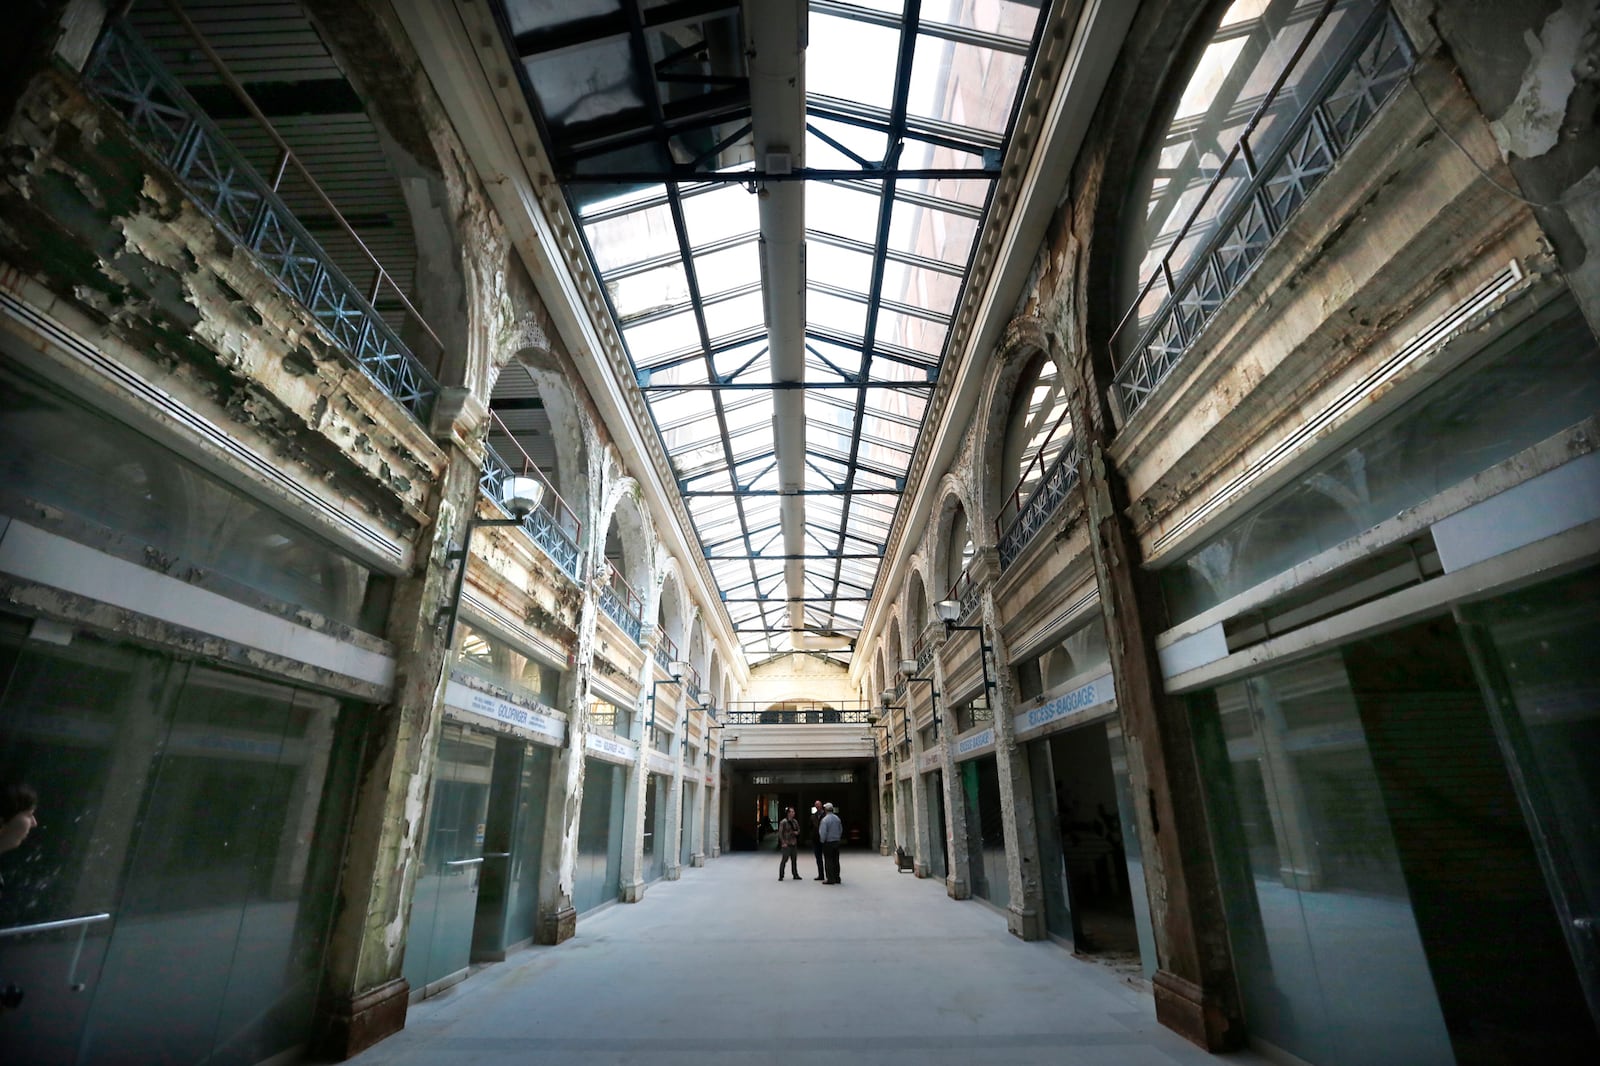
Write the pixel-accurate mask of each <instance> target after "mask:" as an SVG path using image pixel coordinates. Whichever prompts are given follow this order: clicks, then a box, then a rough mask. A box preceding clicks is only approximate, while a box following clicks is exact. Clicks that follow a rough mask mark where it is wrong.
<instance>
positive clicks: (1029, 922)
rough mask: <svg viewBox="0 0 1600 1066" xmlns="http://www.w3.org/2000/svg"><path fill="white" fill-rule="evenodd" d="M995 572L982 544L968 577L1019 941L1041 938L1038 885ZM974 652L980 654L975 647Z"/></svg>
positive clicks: (1011, 925) (1009, 924)
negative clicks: (976, 606) (975, 590)
mask: <svg viewBox="0 0 1600 1066" xmlns="http://www.w3.org/2000/svg"><path fill="white" fill-rule="evenodd" d="M999 572H1000V556H999V553H998V552H997V551H996V550H995V549H993V548H987V549H985V550H984V551H983V553H982V554H981V555H980V556H979V558H978V559H977V560H976V561H975V566H974V571H973V577H974V578H975V579H977V580H978V581H979V582H980V587H983V586H984V585H986V586H987V587H984V591H983V608H982V611H981V615H982V621H981V625H982V626H983V630H984V631H983V632H982V633H980V634H979V636H981V637H985V638H987V639H988V641H989V647H990V649H991V650H992V652H993V655H994V661H993V662H992V663H991V664H990V666H991V668H992V669H993V674H992V675H991V676H992V678H993V681H994V689H993V690H992V691H991V692H990V693H989V706H990V707H991V708H993V709H994V754H995V764H996V766H997V767H998V769H999V777H1000V821H1001V828H1002V831H1003V832H1004V834H1005V841H1006V880H1007V882H1008V884H1009V886H1010V900H1011V901H1010V902H1009V903H1008V904H1007V905H1006V928H1008V929H1010V930H1011V933H1012V935H1013V936H1017V937H1020V938H1022V939H1023V940H1043V939H1044V936H1045V925H1044V889H1043V885H1042V883H1041V881H1040V878H1039V870H1040V867H1039V830H1038V826H1037V825H1036V824H1035V821H1034V816H1033V815H1034V810H1033V774H1032V771H1031V770H1030V768H1029V766H1028V758H1027V755H1026V754H1025V753H1024V752H1023V751H1022V749H1021V748H1020V747H1018V745H1017V728H1016V723H1015V722H1013V721H1012V715H1013V714H1015V713H1016V710H1015V708H1016V693H1015V692H1013V691H1012V687H1011V671H1010V669H1008V668H1007V665H1006V664H1008V663H1009V662H1010V658H1011V657H1010V655H1009V654H1008V653H1007V652H1006V647H1005V642H1004V639H1003V638H1002V637H1001V635H1000V614H999V612H998V611H997V610H995V606H994V586H993V584H992V583H987V582H986V580H985V579H986V578H987V576H988V575H990V574H998V573H999ZM979 654H982V651H981V649H980V652H979Z"/></svg>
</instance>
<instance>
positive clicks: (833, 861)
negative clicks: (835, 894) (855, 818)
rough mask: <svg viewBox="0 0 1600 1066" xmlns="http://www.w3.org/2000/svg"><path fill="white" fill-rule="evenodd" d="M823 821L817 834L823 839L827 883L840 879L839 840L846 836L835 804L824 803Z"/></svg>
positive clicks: (833, 883) (823, 859)
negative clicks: (835, 810)
mask: <svg viewBox="0 0 1600 1066" xmlns="http://www.w3.org/2000/svg"><path fill="white" fill-rule="evenodd" d="M822 812H823V813H822V821H821V822H819V823H818V824H817V836H818V837H819V838H820V839H821V840H822V861H823V865H824V866H825V867H826V873H827V879H826V883H827V884H830V885H837V884H839V883H840V881H839V841H840V840H841V839H842V838H843V837H844V823H843V822H841V821H839V816H838V815H837V814H835V813H834V812H833V804H831V803H824V804H823V805H822Z"/></svg>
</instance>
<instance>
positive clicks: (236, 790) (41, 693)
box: [0, 616, 360, 1064]
mask: <svg viewBox="0 0 1600 1066" xmlns="http://www.w3.org/2000/svg"><path fill="white" fill-rule="evenodd" d="M29 632H30V629H29V625H28V623H26V622H24V621H22V620H20V619H16V618H12V617H10V616H0V779H3V780H5V781H9V782H15V781H25V782H26V783H28V784H29V785H31V786H32V787H33V788H34V789H35V790H36V791H37V792H38V794H39V812H40V823H41V824H40V828H38V829H37V830H35V831H34V833H33V834H32V835H31V836H30V837H29V839H27V840H25V841H24V842H23V843H22V845H21V846H19V847H18V848H16V849H14V850H13V851H10V852H8V853H7V854H5V855H0V876H3V877H4V887H3V889H0V928H7V927H16V926H18V925H31V924H35V923H39V922H51V921H60V920H65V919H75V918H83V917H87V916H94V915H97V914H106V915H109V917H108V918H106V919H104V920H100V921H96V922H92V923H90V924H88V925H86V926H85V927H83V931H84V940H83V944H82V950H81V952H79V951H77V943H78V940H77V937H78V935H79V929H77V928H69V929H64V930H60V931H55V932H46V933H40V934H33V935H25V936H21V937H17V938H10V937H8V938H6V939H5V940H4V941H0V947H3V950H4V958H5V962H6V967H5V975H4V977H5V980H6V981H8V982H12V983H15V984H17V985H18V986H19V987H21V988H22V989H23V991H24V994H25V996H26V1000H25V1002H26V1004H27V1009H26V1010H23V1011H19V1012H16V1013H8V1015H7V1017H6V1023H7V1024H6V1028H5V1032H4V1035H3V1036H0V1042H3V1043H4V1044H5V1052H6V1053H5V1057H6V1059H7V1061H14V1062H37V1063H57V1062H63V1063H69V1062H115V1061H125V1060H126V1058H127V1056H129V1055H130V1054H131V1055H133V1056H134V1057H135V1058H137V1059H138V1060H139V1061H149V1062H156V1061H161V1062H201V1061H206V1062H217V1063H240V1064H243V1063H254V1062H260V1061H263V1060H266V1059H269V1058H271V1057H273V1056H275V1055H278V1054H280V1053H281V1052H284V1051H286V1050H287V1049H289V1048H291V1047H293V1046H295V1045H296V1044H300V1043H302V1042H304V1041H305V1040H306V1039H307V1037H308V1035H309V1032H310V1025H311V1015H312V1008H313V1001H314V997H315V994H316V989H317V985H318V981H319V979H320V975H321V972H322V958H323V951H324V947H325V944H326V938H327V931H328V923H329V921H330V916H331V912H332V907H333V902H334V899H335V891H334V890H335V888H336V885H337V880H338V872H339V864H340V861H341V857H342V855H343V834H344V828H345V823H346V819H347V817H348V814H349V802H350V796H351V790H352V787H353V778H354V774H355V772H356V771H357V770H358V768H359V766H360V739H359V738H360V729H359V722H358V721H356V720H355V719H354V718H352V716H351V715H350V714H348V713H345V712H343V711H342V710H341V707H340V704H339V702H338V701H337V700H335V699H333V698H331V697H329V696H326V695H321V694H317V693H312V692H307V691H304V690H301V689H296V688H294V687H292V686H289V685H284V684H280V683H277V682H274V681H269V680H266V679H263V678H259V677H253V676H246V675H243V674H239V673H234V672H231V671H227V670H220V669H216V668H214V667H209V666H203V665H200V664H196V663H189V662H183V661H179V660H175V659H172V658H169V657H165V656H161V655H157V654H154V653H150V652H146V651H140V650H136V649H133V648H131V647H127V646H122V645H117V644H111V643H108V642H104V641H101V640H99V639H96V638H94V637H91V636H88V635H86V634H83V633H76V634H72V635H71V639H70V641H69V642H68V643H66V644H65V645H62V644H59V643H54V642H45V641H40V640H32V639H29V637H28V634H29ZM59 636H60V635H59V634H55V635H54V639H59ZM72 982H81V983H82V985H83V988H82V990H81V991H73V990H71V988H70V983H72Z"/></svg>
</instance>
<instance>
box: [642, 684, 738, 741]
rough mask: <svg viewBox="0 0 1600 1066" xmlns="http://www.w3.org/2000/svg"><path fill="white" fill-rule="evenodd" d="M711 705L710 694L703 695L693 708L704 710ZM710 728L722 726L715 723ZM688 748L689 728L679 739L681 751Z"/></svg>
mask: <svg viewBox="0 0 1600 1066" xmlns="http://www.w3.org/2000/svg"><path fill="white" fill-rule="evenodd" d="M710 706H711V697H710V696H701V697H700V702H699V703H697V704H695V705H694V708H693V709H694V710H696V711H704V710H705V709H706V708H708V707H710ZM651 709H652V710H654V708H651ZM709 728H710V729H718V728H721V727H720V726H715V725H713V726H710V727H709ZM688 748H689V731H688V730H687V729H685V730H684V731H683V736H682V737H680V738H679V740H678V750H679V751H687V750H688Z"/></svg>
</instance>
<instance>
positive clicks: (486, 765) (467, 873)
mask: <svg viewBox="0 0 1600 1066" xmlns="http://www.w3.org/2000/svg"><path fill="white" fill-rule="evenodd" d="M494 749H495V738H494V737H493V736H492V735H489V734H485V733H480V732H478V731H477V730H475V729H468V728H467V727H465V726H462V725H458V724H456V723H455V722H445V723H443V724H442V725H441V727H440V733H439V749H438V756H437V757H436V759H435V760H434V772H433V802H432V803H431V805H430V807H429V811H428V821H427V824H426V825H425V826H424V828H423V844H422V866H421V869H420V870H419V871H418V873H417V886H416V890H415V892H414V894H413V895H412V899H411V921H410V923H409V925H408V927H407V933H406V957H405V966H404V973H405V978H406V980H407V981H408V982H409V983H410V985H411V991H412V993H413V994H416V993H418V992H422V993H424V994H428V993H430V992H432V991H434V990H437V989H438V988H439V987H442V985H444V984H446V983H449V982H451V981H453V980H459V979H460V978H461V977H464V976H465V975H466V970H467V964H468V962H469V961H470V958H471V953H472V927H473V923H474V921H475V919H476V917H477V908H478V885H479V880H480V878H481V877H482V875H483V863H484V857H483V852H484V847H483V844H484V838H485V834H486V832H487V818H488V811H489V783H490V775H491V770H492V767H493V764H494Z"/></svg>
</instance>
